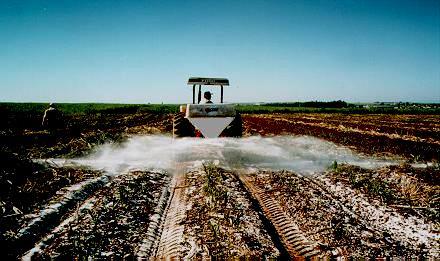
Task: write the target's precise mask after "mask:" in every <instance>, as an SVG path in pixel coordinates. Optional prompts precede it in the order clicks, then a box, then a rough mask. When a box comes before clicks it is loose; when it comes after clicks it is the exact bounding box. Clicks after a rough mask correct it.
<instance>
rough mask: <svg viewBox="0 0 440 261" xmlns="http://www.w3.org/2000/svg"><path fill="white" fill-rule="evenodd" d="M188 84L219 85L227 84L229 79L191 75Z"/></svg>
mask: <svg viewBox="0 0 440 261" xmlns="http://www.w3.org/2000/svg"><path fill="white" fill-rule="evenodd" d="M188 85H219V86H229V80H228V79H226V78H202V77H191V78H189V79H188Z"/></svg>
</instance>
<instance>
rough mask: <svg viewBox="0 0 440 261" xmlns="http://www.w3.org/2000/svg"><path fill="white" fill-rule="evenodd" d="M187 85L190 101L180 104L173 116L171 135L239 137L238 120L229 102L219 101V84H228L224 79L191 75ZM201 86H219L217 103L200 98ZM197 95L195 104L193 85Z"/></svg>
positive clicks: (179, 136)
mask: <svg viewBox="0 0 440 261" xmlns="http://www.w3.org/2000/svg"><path fill="white" fill-rule="evenodd" d="M188 85H190V86H192V91H193V100H192V103H190V104H186V105H181V106H180V110H179V112H178V113H176V114H175V115H174V118H173V137H174V138H183V137H200V138H217V137H241V136H242V120H241V116H240V114H239V113H238V112H237V111H236V109H235V106H234V105H233V104H226V103H223V87H224V86H229V80H228V79H225V78H201V77H191V78H189V80H188ZM202 85H203V86H220V90H221V95H220V103H204V104H201V103H200V102H201V100H202ZM197 86H198V95H197V103H196V87H197Z"/></svg>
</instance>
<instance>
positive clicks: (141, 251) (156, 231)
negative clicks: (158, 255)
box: [137, 181, 172, 259]
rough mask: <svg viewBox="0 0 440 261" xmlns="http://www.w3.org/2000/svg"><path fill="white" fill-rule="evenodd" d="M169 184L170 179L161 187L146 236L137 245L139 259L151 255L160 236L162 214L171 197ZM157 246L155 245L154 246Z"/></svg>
mask: <svg viewBox="0 0 440 261" xmlns="http://www.w3.org/2000/svg"><path fill="white" fill-rule="evenodd" d="M171 185H172V181H169V182H168V185H166V186H165V187H164V188H163V189H162V193H161V196H160V199H159V202H158V203H157V206H156V208H155V209H154V215H153V216H152V217H151V222H150V224H149V225H148V229H147V232H146V233H145V234H146V238H144V239H143V240H142V243H141V244H140V245H139V248H138V252H137V256H138V258H140V259H143V258H147V257H149V256H150V255H151V253H152V251H153V250H154V248H155V244H157V241H158V239H159V238H160V236H161V233H162V228H163V223H164V216H165V214H166V212H167V210H168V208H169V205H170V202H169V201H170V199H171V198H172V197H171V192H172V190H171ZM156 248H157V246H156Z"/></svg>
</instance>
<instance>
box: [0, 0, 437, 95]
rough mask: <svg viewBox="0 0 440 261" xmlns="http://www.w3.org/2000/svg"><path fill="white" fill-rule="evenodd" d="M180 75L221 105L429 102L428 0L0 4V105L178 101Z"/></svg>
mask: <svg viewBox="0 0 440 261" xmlns="http://www.w3.org/2000/svg"><path fill="white" fill-rule="evenodd" d="M189 76H205V77H227V78H229V79H230V82H231V85H232V86H231V87H230V88H228V89H225V100H226V101H231V102H236V101H242V102H253V101H305V100H338V99H342V100H346V101H351V102H371V101H421V102H424V101H427V102H440V1H428V0H425V1H422V0H421V1H417V0H412V1H406V0H396V1H390V0H380V1H373V0H368V1H362V0H352V1H346V0H337V1H332V0H328V1H306V0H304V1H293V0H291V1H275V0H273V1H272V0H265V1H260V0H252V1H236V0H235V1H219V0H216V1H210V0H204V1H185V0H181V1H180V0H179V1H149V0H141V1H110V0H105V1H92V0H69V1H67V0H15V1H14V0H1V1H0V101H36V102H46V101H55V102H120V103H146V102H151V103H160V102H164V103H175V102H178V103H185V102H190V100H191V95H192V94H191V88H190V87H188V86H187V85H186V81H187V79H188V77H189ZM215 96H217V97H214V100H215V99H216V98H217V99H218V95H215Z"/></svg>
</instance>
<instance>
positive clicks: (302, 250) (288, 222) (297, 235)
mask: <svg viewBox="0 0 440 261" xmlns="http://www.w3.org/2000/svg"><path fill="white" fill-rule="evenodd" d="M237 176H238V179H239V180H240V181H241V182H242V183H243V185H244V187H245V188H246V189H247V191H248V192H249V194H250V195H251V197H253V198H255V199H256V201H257V202H258V204H259V205H260V206H261V209H262V210H263V213H264V215H265V217H266V218H267V219H268V220H269V221H270V222H271V223H272V225H273V226H274V228H275V230H276V233H277V234H278V237H279V238H280V240H281V242H282V244H283V246H284V247H285V250H286V251H287V253H288V254H289V256H290V257H291V258H316V257H319V256H320V255H321V254H322V251H321V250H320V249H319V246H318V244H317V243H315V242H312V241H310V240H308V239H307V238H306V237H305V235H304V233H303V232H302V231H301V230H299V228H298V226H297V225H296V224H295V222H294V220H292V219H291V218H290V217H289V216H287V215H286V213H285V212H284V211H283V209H282V208H281V206H280V205H279V203H278V202H277V201H276V200H275V199H273V198H272V197H270V196H269V195H267V194H266V193H265V191H263V190H262V189H260V188H258V187H257V186H255V185H254V184H253V182H252V180H251V178H249V176H247V175H244V174H238V175H237Z"/></svg>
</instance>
